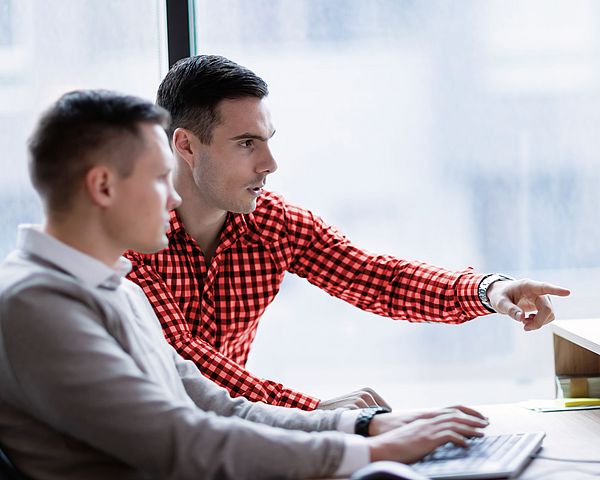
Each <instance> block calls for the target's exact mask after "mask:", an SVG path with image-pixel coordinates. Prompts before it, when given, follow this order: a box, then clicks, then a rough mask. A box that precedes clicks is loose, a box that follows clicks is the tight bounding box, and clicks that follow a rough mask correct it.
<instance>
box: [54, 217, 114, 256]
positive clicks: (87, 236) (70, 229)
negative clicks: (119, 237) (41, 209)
mask: <svg viewBox="0 0 600 480" xmlns="http://www.w3.org/2000/svg"><path fill="white" fill-rule="evenodd" d="M43 231H44V232H45V233H47V234H48V235H50V236H52V237H54V238H56V239H57V240H60V241H61V242H62V243H64V244H66V245H68V246H70V247H71V248H74V249H76V250H79V251H80V252H82V253H85V254H86V255H89V256H90V257H93V258H95V259H96V260H99V261H101V262H102V263H104V264H105V265H107V266H108V267H110V268H112V267H114V265H115V263H116V262H117V260H118V259H119V257H120V256H121V254H122V253H123V250H121V249H118V248H115V246H114V245H111V242H110V240H109V239H108V238H107V236H106V233H105V232H104V231H103V230H102V228H100V226H99V225H98V223H95V222H93V221H86V220H85V219H83V220H82V219H76V218H74V217H72V216H68V217H56V216H53V215H48V218H47V220H46V222H45V224H44V226H43Z"/></svg>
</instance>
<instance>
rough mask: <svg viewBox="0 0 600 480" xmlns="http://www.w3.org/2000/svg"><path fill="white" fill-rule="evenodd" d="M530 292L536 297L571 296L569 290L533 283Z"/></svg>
mask: <svg viewBox="0 0 600 480" xmlns="http://www.w3.org/2000/svg"><path fill="white" fill-rule="evenodd" d="M531 290H532V292H533V293H535V294H537V295H557V296H559V297H567V296H569V295H570V294H571V290H569V289H568V288H564V287H559V286H558V285H552V284H550V283H541V282H534V283H533V285H531Z"/></svg>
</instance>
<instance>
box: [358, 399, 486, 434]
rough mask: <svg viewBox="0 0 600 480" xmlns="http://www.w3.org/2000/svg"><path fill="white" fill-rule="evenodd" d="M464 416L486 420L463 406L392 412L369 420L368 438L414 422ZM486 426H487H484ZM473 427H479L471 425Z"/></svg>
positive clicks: (476, 412) (475, 411)
mask: <svg viewBox="0 0 600 480" xmlns="http://www.w3.org/2000/svg"><path fill="white" fill-rule="evenodd" d="M446 414H455V415H460V414H464V415H465V416H466V417H475V418H477V419H480V420H487V419H486V418H485V417H484V416H483V415H482V414H481V413H479V412H478V411H477V410H473V409H472V408H469V407H465V406H464V405H454V406H452V407H447V408H443V409H437V410H416V411H406V412H393V413H390V414H383V415H377V416H376V417H374V418H373V420H371V423H370V424H369V436H371V437H373V436H375V435H381V434H382V433H385V432H389V431H390V430H393V429H395V428H398V427H403V426H404V425H407V424H409V423H412V422H414V421H415V420H422V419H427V418H435V417H439V416H440V415H446ZM486 425H487V424H486ZM473 426H479V425H478V424H477V425H473Z"/></svg>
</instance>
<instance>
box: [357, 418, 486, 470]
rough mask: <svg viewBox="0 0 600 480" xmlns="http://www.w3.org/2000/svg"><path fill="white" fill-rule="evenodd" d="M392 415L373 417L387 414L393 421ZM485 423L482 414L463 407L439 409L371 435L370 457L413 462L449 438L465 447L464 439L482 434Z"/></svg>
mask: <svg viewBox="0 0 600 480" xmlns="http://www.w3.org/2000/svg"><path fill="white" fill-rule="evenodd" d="M393 415H394V414H391V413H390V414H381V415H377V416H376V417H375V418H374V419H373V420H375V419H377V420H379V421H385V417H388V418H390V421H392V420H393ZM380 417H383V418H380ZM487 425H488V422H487V420H484V419H482V418H481V416H474V415H469V414H467V413H464V411H463V410H452V411H449V412H448V411H439V413H438V414H437V415H435V416H432V417H429V418H419V419H417V420H413V421H411V422H410V423H406V424H404V425H403V426H401V427H399V428H395V429H393V430H389V431H387V432H385V433H382V434H380V435H377V436H374V437H370V438H369V439H368V442H369V450H370V455H371V461H373V462H374V461H378V460H396V461H399V462H402V463H413V462H416V461H417V460H420V459H421V458H423V457H424V456H425V455H427V454H428V453H430V452H432V451H433V450H435V449H436V448H437V447H439V446H441V445H444V444H445V443H448V442H451V443H453V444H455V445H459V446H462V447H466V446H467V439H468V438H472V437H481V436H483V433H482V432H481V429H482V428H485V427H486V426H487ZM377 428H379V427H377Z"/></svg>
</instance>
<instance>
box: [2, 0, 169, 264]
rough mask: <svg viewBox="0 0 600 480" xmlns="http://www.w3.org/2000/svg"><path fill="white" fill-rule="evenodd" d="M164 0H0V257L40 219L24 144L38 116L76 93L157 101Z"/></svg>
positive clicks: (163, 56)
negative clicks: (107, 92) (19, 231)
mask: <svg viewBox="0 0 600 480" xmlns="http://www.w3.org/2000/svg"><path fill="white" fill-rule="evenodd" d="M163 4H164V2H162V1H159V0H152V1H147V0H127V1H119V0H102V1H97V0H18V1H17V0H0V144H1V145H2V157H1V160H0V163H1V168H2V176H1V180H0V183H1V188H0V192H1V193H0V195H1V203H2V206H3V208H2V209H1V210H0V224H1V225H2V235H0V255H2V257H4V256H5V255H6V254H7V253H8V252H9V251H10V250H11V249H12V248H13V247H14V241H15V231H16V225H17V224H19V223H23V222H38V221H39V220H40V218H41V211H40V204H39V202H38V200H37V197H36V196H35V194H34V193H33V190H32V188H31V186H30V184H29V177H28V175H27V151H26V140H27V136H28V135H29V134H30V133H31V131H32V129H33V126H34V122H35V121H36V120H37V118H38V117H39V114H40V112H41V111H42V110H43V109H44V108H45V107H46V106H48V105H49V104H50V103H52V102H53V101H54V100H56V99H57V98H58V97H59V96H60V95H61V94H62V93H65V92H67V91H69V90H73V89H76V88H109V89H114V90H119V91H124V92H128V93H133V94H137V95H140V96H143V97H146V98H149V99H152V98H154V96H155V94H156V89H157V87H158V83H159V82H160V80H161V78H162V77H163V76H164V73H166V67H167V60H166V40H165V38H166V35H165V33H164V32H165V27H164V23H165V16H164V11H163V10H164V5H163Z"/></svg>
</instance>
